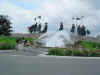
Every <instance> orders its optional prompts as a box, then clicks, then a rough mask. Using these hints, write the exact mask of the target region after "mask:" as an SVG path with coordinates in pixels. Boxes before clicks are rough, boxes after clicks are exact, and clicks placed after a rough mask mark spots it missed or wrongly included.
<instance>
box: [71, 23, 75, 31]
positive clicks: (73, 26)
mask: <svg viewBox="0 0 100 75" xmlns="http://www.w3.org/2000/svg"><path fill="white" fill-rule="evenodd" d="M71 32H72V33H75V24H72V28H71Z"/></svg>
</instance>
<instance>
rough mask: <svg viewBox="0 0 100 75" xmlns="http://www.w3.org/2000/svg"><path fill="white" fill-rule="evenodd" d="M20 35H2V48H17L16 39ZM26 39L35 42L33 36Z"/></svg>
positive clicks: (0, 45)
mask: <svg viewBox="0 0 100 75" xmlns="http://www.w3.org/2000/svg"><path fill="white" fill-rule="evenodd" d="M18 38H19V37H10V36H2V37H0V50H9V49H15V48H16V39H18ZM25 40H28V41H30V43H31V44H32V43H33V40H34V39H33V38H31V37H28V38H25Z"/></svg>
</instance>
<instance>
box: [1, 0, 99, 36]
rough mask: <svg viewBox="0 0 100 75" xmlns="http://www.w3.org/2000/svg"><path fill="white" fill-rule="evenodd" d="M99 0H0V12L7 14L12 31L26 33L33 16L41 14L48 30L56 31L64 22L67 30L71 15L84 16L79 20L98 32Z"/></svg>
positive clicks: (70, 22) (94, 31) (92, 30)
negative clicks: (47, 25) (47, 24)
mask: <svg viewBox="0 0 100 75" xmlns="http://www.w3.org/2000/svg"><path fill="white" fill-rule="evenodd" d="M99 3H100V0H0V14H4V15H9V16H10V19H11V20H12V23H13V24H12V26H13V31H14V32H16V33H20V32H22V33H26V32H28V31H27V27H28V26H30V25H32V23H33V19H34V17H35V16H39V15H41V16H42V17H43V18H42V21H43V22H48V23H49V31H54V30H55V31H56V30H57V27H58V24H59V23H60V22H64V27H65V28H66V29H65V30H66V31H68V30H69V29H70V27H71V24H72V23H73V21H72V17H80V16H85V17H84V19H83V20H82V21H81V22H80V23H82V24H85V25H86V26H87V28H88V29H90V31H91V32H92V34H93V35H94V34H99V33H100V29H99V28H100V21H99V20H100V5H99Z"/></svg>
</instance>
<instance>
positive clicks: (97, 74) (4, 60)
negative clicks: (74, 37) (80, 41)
mask: <svg viewBox="0 0 100 75" xmlns="http://www.w3.org/2000/svg"><path fill="white" fill-rule="evenodd" d="M0 75H100V58H98V59H96V58H93V59H92V58H91V59H90V58H86V59H85V58H72V57H40V56H21V55H20V56H18V55H17V56H14V55H0Z"/></svg>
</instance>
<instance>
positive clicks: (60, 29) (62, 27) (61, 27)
mask: <svg viewBox="0 0 100 75" xmlns="http://www.w3.org/2000/svg"><path fill="white" fill-rule="evenodd" d="M63 29H64V26H63V22H61V23H60V28H59V31H62V30H63Z"/></svg>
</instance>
